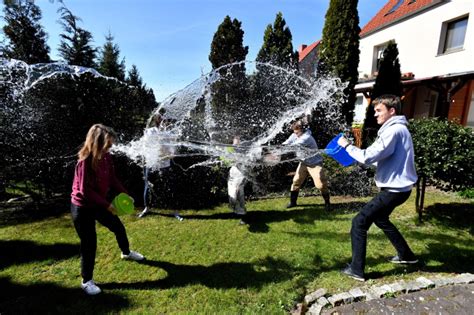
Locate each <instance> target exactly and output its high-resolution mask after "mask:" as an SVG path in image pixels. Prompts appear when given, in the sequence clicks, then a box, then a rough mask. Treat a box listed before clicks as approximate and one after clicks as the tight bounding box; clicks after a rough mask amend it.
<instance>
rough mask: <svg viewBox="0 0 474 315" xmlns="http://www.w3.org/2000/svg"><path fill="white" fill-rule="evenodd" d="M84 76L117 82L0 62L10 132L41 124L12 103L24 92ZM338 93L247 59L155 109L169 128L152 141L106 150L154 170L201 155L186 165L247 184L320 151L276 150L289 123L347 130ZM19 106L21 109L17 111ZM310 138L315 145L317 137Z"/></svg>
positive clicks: (337, 84)
mask: <svg viewBox="0 0 474 315" xmlns="http://www.w3.org/2000/svg"><path fill="white" fill-rule="evenodd" d="M86 74H87V75H91V76H93V77H96V78H101V79H105V80H113V81H116V82H118V83H120V84H122V83H121V82H119V81H118V80H117V79H115V78H109V77H105V76H102V75H100V74H99V73H98V72H97V71H96V70H95V69H91V68H85V67H78V66H69V65H66V64H63V63H51V64H36V65H27V64H26V63H24V62H22V61H18V60H6V59H0V77H1V79H2V81H3V82H1V83H2V84H5V85H6V90H8V91H9V96H8V97H7V98H3V97H2V104H1V105H2V111H4V112H8V111H10V113H11V114H12V115H11V117H13V118H12V120H11V122H12V124H11V126H12V132H15V130H18V132H22V133H24V134H25V137H30V138H34V137H35V136H37V135H36V131H35V130H33V129H32V128H31V127H30V126H31V125H32V124H31V122H32V121H34V120H41V119H47V118H43V117H42V115H41V113H40V112H37V111H36V112H33V110H32V109H31V107H29V104H28V103H27V102H26V103H24V102H18V100H19V99H21V98H22V97H23V96H24V95H25V93H26V92H28V91H29V90H31V89H34V88H36V87H37V86H39V85H41V83H44V82H48V81H49V80H51V79H55V78H58V77H60V78H62V77H69V78H71V79H72V80H75V79H76V78H80V77H82V76H83V75H86ZM0 88H2V86H0ZM344 88H345V84H343V83H341V81H340V80H339V79H337V78H319V79H318V80H308V79H305V78H302V77H300V76H299V75H298V74H297V73H296V72H295V71H291V70H287V69H283V68H280V67H277V66H274V65H271V64H264V63H258V62H250V61H246V62H238V63H234V64H230V65H225V66H223V67H221V68H219V69H216V70H214V71H212V72H210V73H208V74H205V75H202V76H201V77H200V78H198V79H197V80H195V81H194V82H192V83H191V84H189V85H188V86H186V87H185V88H184V89H182V90H180V91H177V92H176V93H174V94H172V95H170V96H169V97H167V98H166V99H165V100H163V101H162V102H161V103H160V105H159V107H157V108H156V109H155V110H154V111H153V112H152V113H151V115H150V117H149V119H148V122H149V123H151V121H152V117H153V116H154V115H155V114H156V113H159V112H162V115H163V118H164V119H165V120H166V121H167V127H166V128H162V130H159V132H158V133H157V135H156V137H155V138H149V137H148V138H147V137H146V136H145V135H144V136H142V137H140V138H138V139H135V140H133V141H130V142H125V143H119V144H117V145H115V146H114V147H113V148H112V152H113V153H116V154H124V155H126V156H127V157H128V158H129V159H130V160H131V161H133V162H135V163H137V164H139V165H142V166H147V167H149V168H151V169H155V170H156V169H158V168H160V164H161V163H162V162H163V161H166V160H168V159H171V158H179V157H193V156H199V157H200V159H199V161H198V162H195V163H194V164H192V165H191V166H189V167H191V168H194V167H198V166H213V165H216V164H219V165H222V164H238V165H240V166H242V167H243V168H245V169H246V170H248V174H249V177H250V178H255V177H256V174H254V173H252V171H251V170H252V169H255V168H258V167H260V166H275V165H277V164H279V163H285V162H289V161H294V160H298V159H300V158H303V157H305V156H310V155H314V154H317V153H321V150H308V149H305V148H300V147H298V148H295V147H293V148H291V147H287V146H282V145H281V142H282V141H283V140H284V139H285V138H286V137H287V136H289V134H290V132H289V131H288V130H285V129H286V128H287V127H288V126H289V124H290V123H291V122H293V121H294V120H296V119H300V118H302V117H304V118H305V119H307V120H309V121H311V118H308V117H309V116H310V115H314V114H316V115H319V116H320V117H317V118H318V121H319V122H321V124H322V126H323V128H324V129H325V131H326V132H327V133H329V134H337V133H338V132H340V131H341V130H344V129H345V128H346V126H345V125H344V119H343V118H342V113H341V104H340V103H341V102H342V101H343V100H344V96H343V90H344ZM10 101H11V102H10ZM18 104H20V106H22V108H21V109H20V110H19V108H18V107H17V105H18ZM163 111H164V113H163ZM18 113H19V114H18ZM313 118H315V117H313ZM15 119H17V120H15ZM33 125H34V124H33ZM119 132H120V130H119ZM235 135H240V137H241V139H242V142H241V144H240V145H237V146H234V145H232V144H231V143H232V138H233V136H235ZM315 138H316V139H317V140H318V135H315ZM12 145H13V144H12ZM320 145H321V143H320ZM230 149H232V150H230ZM74 153H75V152H67V153H64V154H62V157H63V158H64V159H68V161H69V160H70V158H71V156H74ZM43 158H48V157H43ZM51 158H54V159H57V158H58V157H57V156H52V157H51ZM12 162H14V161H12Z"/></svg>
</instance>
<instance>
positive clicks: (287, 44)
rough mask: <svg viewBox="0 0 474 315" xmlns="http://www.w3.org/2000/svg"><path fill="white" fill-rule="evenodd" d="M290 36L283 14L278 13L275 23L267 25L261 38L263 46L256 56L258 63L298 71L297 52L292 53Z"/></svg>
mask: <svg viewBox="0 0 474 315" xmlns="http://www.w3.org/2000/svg"><path fill="white" fill-rule="evenodd" d="M292 38H293V37H292V35H291V31H290V28H289V27H288V26H287V25H286V21H285V19H284V18H283V14H282V13H281V12H278V14H277V15H276V18H275V21H274V22H273V26H272V24H268V26H267V28H266V29H265V33H264V36H263V45H262V47H261V48H260V51H259V52H258V55H257V59H256V60H257V61H258V62H264V63H265V62H269V63H271V64H274V65H277V66H280V67H283V68H289V69H298V52H297V51H293V44H292Z"/></svg>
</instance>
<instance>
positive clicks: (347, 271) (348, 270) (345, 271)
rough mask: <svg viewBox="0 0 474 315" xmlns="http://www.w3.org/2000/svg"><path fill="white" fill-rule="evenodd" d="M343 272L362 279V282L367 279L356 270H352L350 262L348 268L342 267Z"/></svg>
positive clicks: (358, 279) (359, 279) (353, 277)
mask: <svg viewBox="0 0 474 315" xmlns="http://www.w3.org/2000/svg"><path fill="white" fill-rule="evenodd" d="M341 273H343V274H345V275H346V276H349V277H351V278H352V279H355V280H357V281H362V282H364V281H365V278H364V276H360V275H357V274H355V273H354V271H352V268H351V265H349V264H348V265H347V266H346V268H343V269H341Z"/></svg>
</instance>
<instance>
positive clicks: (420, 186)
mask: <svg viewBox="0 0 474 315" xmlns="http://www.w3.org/2000/svg"><path fill="white" fill-rule="evenodd" d="M425 190H426V177H425V176H424V175H420V178H419V179H418V181H417V182H416V198H415V207H416V212H417V213H418V223H421V222H422V214H423V207H424V202H425Z"/></svg>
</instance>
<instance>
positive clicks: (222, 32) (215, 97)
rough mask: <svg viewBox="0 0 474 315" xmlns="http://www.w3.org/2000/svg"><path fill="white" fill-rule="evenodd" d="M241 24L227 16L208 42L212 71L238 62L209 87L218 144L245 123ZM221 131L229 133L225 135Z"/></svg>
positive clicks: (245, 47) (223, 71)
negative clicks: (209, 43)
mask: <svg viewBox="0 0 474 315" xmlns="http://www.w3.org/2000/svg"><path fill="white" fill-rule="evenodd" d="M241 25H242V23H241V22H240V21H238V20H237V19H234V20H232V19H231V18H230V17H229V16H226V17H225V18H224V21H223V22H222V23H221V24H220V25H219V27H218V28H217V31H216V33H215V34H214V37H213V40H212V43H211V52H210V54H209V61H210V62H211V64H212V68H213V69H218V68H220V67H222V66H224V65H229V64H233V63H237V62H242V63H238V64H235V65H232V66H229V67H224V68H223V69H221V70H220V75H221V77H220V79H219V80H218V81H217V82H214V83H213V84H212V86H211V93H212V108H213V111H214V115H215V118H216V121H217V126H216V128H217V130H216V131H217V132H216V133H215V134H216V135H217V136H216V137H215V138H214V139H215V140H217V141H221V142H222V141H229V138H230V137H231V136H232V135H231V134H235V133H237V132H240V131H238V129H239V128H242V126H243V123H241V122H244V121H248V120H247V119H246V118H245V117H244V116H243V115H244V114H245V105H244V104H243V103H242V102H243V100H246V99H248V98H247V97H246V77H245V64H244V63H243V61H245V58H246V56H247V53H248V46H244V45H243V40H244V31H243V30H242V28H241ZM222 130H227V131H228V132H229V133H230V134H229V135H225V134H223V133H222Z"/></svg>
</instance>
